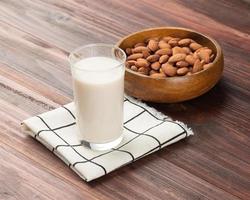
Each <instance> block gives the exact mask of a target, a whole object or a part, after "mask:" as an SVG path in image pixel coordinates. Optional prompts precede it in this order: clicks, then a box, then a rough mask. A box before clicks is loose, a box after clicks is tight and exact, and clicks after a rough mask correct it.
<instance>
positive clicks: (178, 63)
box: [176, 60, 189, 67]
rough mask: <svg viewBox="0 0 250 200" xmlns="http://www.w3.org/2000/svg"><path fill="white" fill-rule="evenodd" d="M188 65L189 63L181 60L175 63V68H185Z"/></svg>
mask: <svg viewBox="0 0 250 200" xmlns="http://www.w3.org/2000/svg"><path fill="white" fill-rule="evenodd" d="M188 65H189V63H188V62H186V61H183V60H181V61H179V62H177V63H176V66H177V67H187V66H188Z"/></svg>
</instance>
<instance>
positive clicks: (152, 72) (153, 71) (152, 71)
mask: <svg viewBox="0 0 250 200" xmlns="http://www.w3.org/2000/svg"><path fill="white" fill-rule="evenodd" d="M155 73H159V72H158V71H155V70H153V69H152V70H150V72H149V75H152V74H155Z"/></svg>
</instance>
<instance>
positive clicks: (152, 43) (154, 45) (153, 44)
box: [148, 39, 159, 51]
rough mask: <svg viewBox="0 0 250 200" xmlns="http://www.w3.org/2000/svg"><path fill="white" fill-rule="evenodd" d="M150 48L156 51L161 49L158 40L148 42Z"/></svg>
mask: <svg viewBox="0 0 250 200" xmlns="http://www.w3.org/2000/svg"><path fill="white" fill-rule="evenodd" d="M148 48H149V49H150V50H151V51H156V50H158V49H159V47H158V42H157V41H155V40H152V39H151V40H149V42H148Z"/></svg>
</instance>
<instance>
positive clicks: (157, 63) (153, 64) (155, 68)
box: [151, 62, 161, 70]
mask: <svg viewBox="0 0 250 200" xmlns="http://www.w3.org/2000/svg"><path fill="white" fill-rule="evenodd" d="M160 67H161V64H160V63H159V62H154V63H152V64H151V68H152V69H154V70H159V69H160Z"/></svg>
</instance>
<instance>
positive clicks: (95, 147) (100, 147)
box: [81, 136, 123, 151]
mask: <svg viewBox="0 0 250 200" xmlns="http://www.w3.org/2000/svg"><path fill="white" fill-rule="evenodd" d="M122 138H123V137H122V136H121V137H119V138H118V139H116V140H114V141H111V142H107V143H92V142H87V141H84V140H81V143H82V144H83V145H84V146H86V147H88V148H90V149H92V150H96V151H104V150H110V149H112V148H114V147H116V146H118V145H119V144H120V143H121V141H122Z"/></svg>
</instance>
